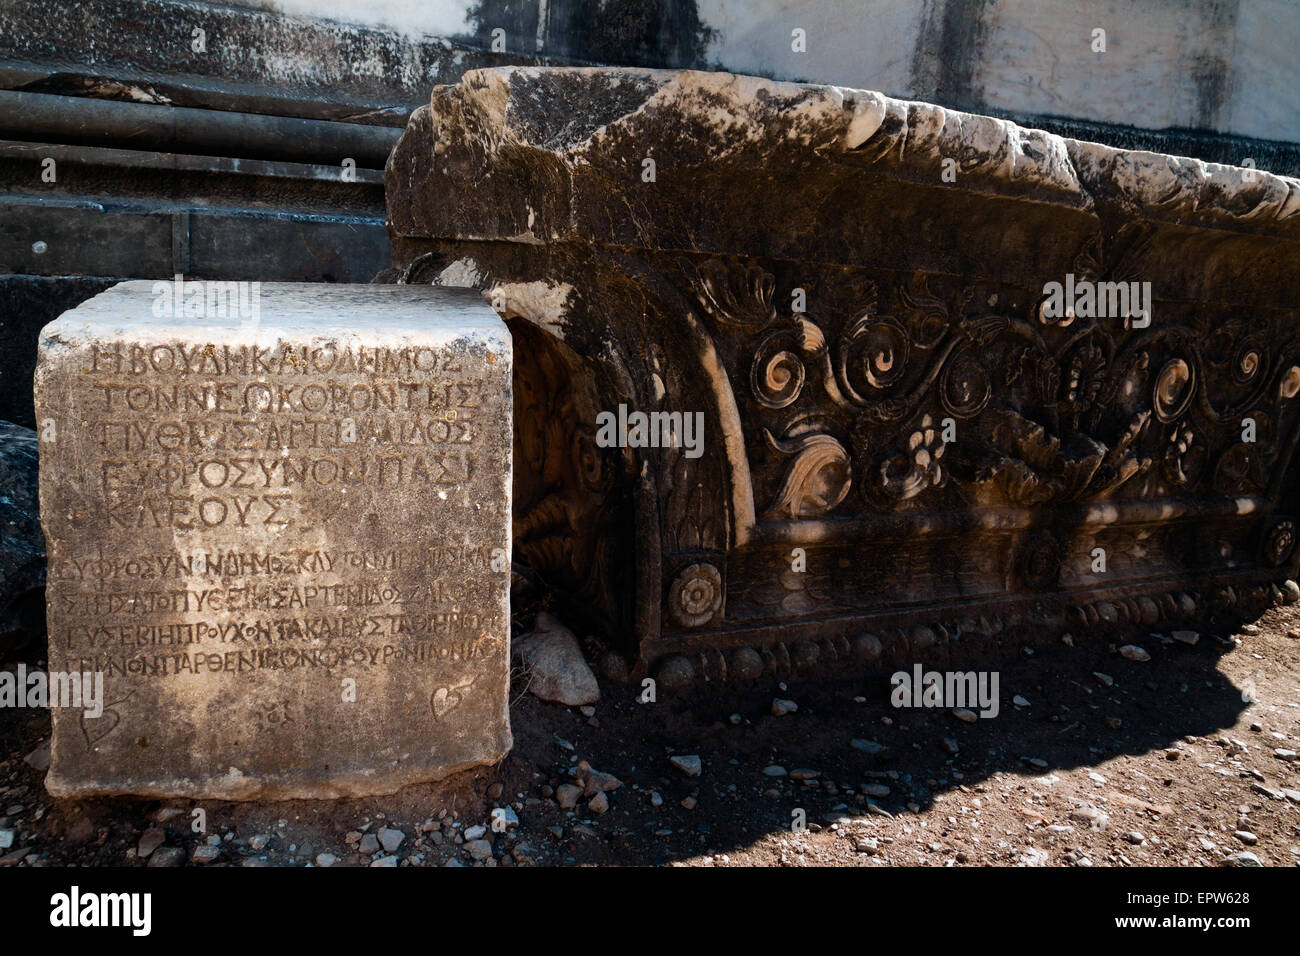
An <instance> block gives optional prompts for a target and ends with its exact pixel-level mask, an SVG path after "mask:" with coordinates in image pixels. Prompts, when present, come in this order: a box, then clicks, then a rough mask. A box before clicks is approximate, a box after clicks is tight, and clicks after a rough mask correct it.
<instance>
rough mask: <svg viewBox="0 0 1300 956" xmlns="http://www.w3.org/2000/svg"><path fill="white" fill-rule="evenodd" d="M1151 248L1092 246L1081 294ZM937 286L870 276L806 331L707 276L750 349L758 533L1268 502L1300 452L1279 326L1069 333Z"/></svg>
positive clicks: (1255, 323) (1299, 375)
mask: <svg viewBox="0 0 1300 956" xmlns="http://www.w3.org/2000/svg"><path fill="white" fill-rule="evenodd" d="M1148 241H1149V237H1148V236H1147V235H1146V234H1145V233H1143V232H1142V231H1141V230H1134V231H1132V234H1131V235H1127V236H1126V237H1124V241H1123V242H1121V243H1116V245H1115V248H1114V250H1113V253H1112V255H1110V256H1108V257H1106V260H1105V262H1104V263H1103V262H1102V257H1101V256H1100V254H1099V253H1098V251H1097V250H1096V249H1094V248H1089V247H1085V248H1084V250H1083V251H1081V253H1080V256H1079V259H1078V268H1079V269H1080V276H1081V277H1091V276H1097V275H1098V274H1107V275H1111V276H1131V275H1132V274H1133V271H1134V267H1133V262H1134V261H1135V259H1137V258H1140V256H1141V254H1142V250H1143V249H1144V248H1145V244H1146V243H1147V242H1148ZM848 281H849V280H845V279H843V277H842V273H840V274H836V275H833V276H831V277H830V278H829V279H828V280H827V281H826V286H825V288H826V289H828V290H830V289H832V287H834V286H835V285H836V283H839V284H840V285H841V286H844V285H845V283H846V282H848ZM937 281H938V280H937V279H935V278H931V279H929V280H927V278H926V277H925V276H923V275H919V274H918V275H916V276H913V277H910V278H908V279H904V280H902V281H897V280H893V279H890V280H888V281H887V282H886V281H883V280H880V279H876V280H866V279H863V278H861V277H858V278H857V279H854V280H852V283H853V284H852V288H851V290H850V292H849V294H847V295H846V294H844V289H843V288H841V290H840V292H841V294H839V295H835V294H833V291H832V292H831V293H829V294H826V295H823V296H821V297H816V296H814V297H810V298H809V300H808V301H809V305H808V308H809V312H808V313H807V314H803V313H797V314H796V313H788V312H783V311H782V310H780V309H779V308H778V307H777V305H776V303H780V302H783V301H786V300H784V299H783V298H782V294H783V293H784V292H785V291H786V290H785V289H784V288H778V286H779V284H778V282H777V280H776V278H775V277H774V276H773V275H771V274H769V273H767V272H764V271H763V270H761V269H759V268H758V267H757V266H754V265H752V264H750V265H743V264H726V263H721V262H717V261H712V262H708V263H705V264H704V265H703V266H701V267H699V269H698V273H697V281H696V293H697V297H698V299H699V301H700V302H701V304H702V306H703V309H704V312H705V313H706V315H708V316H709V317H710V318H712V319H713V320H714V321H715V322H717V323H719V324H720V325H722V326H725V327H726V329H725V331H720V337H730V338H732V339H735V338H739V340H740V343H741V344H740V345H739V348H740V350H741V352H740V354H741V356H742V358H741V360H740V361H738V362H736V363H734V367H735V371H734V372H733V374H735V375H737V376H740V375H745V377H746V379H747V380H745V381H740V382H734V383H733V385H734V386H735V388H736V392H737V394H738V395H743V396H746V399H745V400H746V401H747V402H749V403H750V405H751V406H752V408H751V411H750V413H749V414H744V413H742V418H743V419H745V420H747V422H750V423H753V424H752V425H751V428H752V429H753V430H752V431H751V433H750V438H749V440H748V441H747V446H748V452H749V455H750V458H751V472H752V473H753V474H754V476H755V494H756V497H757V498H758V502H757V503H758V505H759V513H760V515H762V516H763V517H766V518H768V519H778V520H792V519H804V518H820V517H825V516H828V515H846V516H851V515H853V514H855V513H856V514H870V513H873V512H876V513H878V512H888V511H894V510H898V509H900V508H908V509H911V508H921V509H931V508H934V509H942V508H946V507H963V506H971V505H975V506H1015V507H1032V506H1045V505H1061V504H1067V503H1070V502H1088V501H1097V500H1107V499H1112V498H1125V497H1132V498H1150V497H1161V496H1170V495H1174V496H1186V495H1206V494H1213V495H1240V494H1245V493H1262V492H1264V491H1265V490H1266V489H1267V487H1268V483H1269V477H1270V475H1271V473H1272V471H1273V468H1274V465H1275V464H1276V463H1277V461H1278V459H1279V456H1280V455H1281V454H1282V453H1283V452H1284V451H1286V449H1287V447H1288V446H1289V444H1290V442H1292V441H1293V440H1294V434H1293V433H1294V424H1295V421H1294V413H1293V412H1292V411H1291V410H1290V403H1291V400H1292V399H1293V398H1294V397H1295V396H1296V394H1297V392H1300V346H1297V345H1292V344H1291V341H1290V339H1287V338H1284V337H1283V335H1282V330H1281V329H1279V328H1276V327H1275V325H1274V323H1276V322H1277V321H1278V320H1276V319H1268V318H1266V317H1262V316H1253V315H1251V316H1242V317H1232V318H1229V319H1228V320H1226V321H1225V320H1223V319H1222V318H1220V317H1217V316H1209V315H1206V316H1204V317H1197V316H1192V317H1190V318H1188V317H1185V316H1184V317H1180V318H1178V319H1168V320H1166V321H1164V322H1163V323H1162V322H1154V323H1150V324H1149V325H1148V326H1147V327H1137V325H1135V323H1134V322H1133V321H1132V320H1131V319H1130V318H1127V317H1124V316H1118V317H1113V318H1090V317H1075V316H1073V315H1071V316H1068V317H1066V318H1063V319H1061V320H1060V321H1055V320H1052V319H1049V318H1046V317H1045V316H1044V313H1043V310H1042V309H1041V308H1040V305H1039V301H1038V300H1037V298H1034V299H1033V300H1032V301H1024V302H1021V303H1020V304H1018V305H1013V304H1012V303H1011V302H1006V303H1003V304H1002V305H999V296H1006V297H1007V298H1008V299H1011V298H1013V296H1014V293H1006V292H1001V291H998V290H995V288H994V287H993V286H991V285H990V286H988V287H987V288H984V287H981V286H977V285H975V284H972V283H965V284H960V285H958V284H956V283H955V281H954V280H952V279H951V278H948V279H944V280H943V283H944V284H945V285H946V286H947V288H946V290H944V291H934V290H932V289H931V285H932V284H933V283H935V282H937ZM846 300H847V301H846ZM827 303H830V307H829V308H828V307H827ZM746 352H748V354H749V355H750V356H752V358H751V359H750V360H748V361H746V360H745V359H744V358H743V356H744V355H745V354H746ZM742 386H743V387H742ZM1244 420H1249V421H1250V422H1252V423H1253V426H1252V427H1253V429H1254V432H1253V435H1248V436H1247V437H1245V438H1243V437H1242V434H1241V433H1242V429H1243V421H1244ZM850 490H852V494H850Z"/></svg>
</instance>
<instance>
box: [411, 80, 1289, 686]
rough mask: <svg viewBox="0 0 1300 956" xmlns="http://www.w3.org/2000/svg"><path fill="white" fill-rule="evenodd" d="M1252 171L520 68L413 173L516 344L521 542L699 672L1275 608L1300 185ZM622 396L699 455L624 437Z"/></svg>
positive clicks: (800, 98) (414, 264) (870, 658)
mask: <svg viewBox="0 0 1300 956" xmlns="http://www.w3.org/2000/svg"><path fill="white" fill-rule="evenodd" d="M1242 162H1243V166H1242V167H1235V166H1226V165H1218V164H1214V163H1205V162H1201V161H1199V160H1195V159H1188V158H1183V157H1178V156H1167V155H1158V154H1155V153H1149V152H1141V151H1136V150H1123V149H1114V148H1111V147H1109V146H1105V145H1101V144H1098V143H1088V142H1082V141H1079V140H1073V139H1065V138H1062V137H1060V136H1055V135H1052V134H1050V133H1046V132H1043V131H1041V130H1034V129H1026V128H1022V127H1019V126H1017V125H1015V124H1014V123H1010V122H1007V121H1005V120H1000V119H995V118H992V117H987V116H976V115H972V114H969V113H962V112H958V111H955V110H949V109H944V108H943V107H940V106H934V105H930V104H926V103H916V102H906V101H902V100H897V99H893V98H891V97H888V96H885V95H882V94H880V93H876V92H872V91H869V90H851V89H844V88H840V87H829V86H813V85H805V84H798V83H777V82H773V81H771V80H765V79H762V78H759V77H747V76H733V75H729V74H725V73H697V72H689V71H684V72H670V71H653V70H634V69H569V68H554V69H535V68H522V67H519V68H515V67H503V68H498V69H490V70H472V71H469V72H467V73H466V74H465V75H464V77H463V78H462V79H461V80H460V82H459V83H456V84H453V85H448V86H439V87H436V88H435V89H434V90H433V92H432V95H431V97H430V102H429V106H428V107H426V108H422V109H420V110H417V111H416V112H415V113H413V114H412V116H411V120H410V123H409V124H408V126H407V129H406V132H405V133H404V134H403V136H402V139H401V141H400V142H399V143H398V145H397V147H396V148H395V149H394V150H393V152H392V154H391V155H390V157H389V160H388V166H387V174H386V175H387V180H386V192H387V196H388V220H389V233H390V235H391V237H392V240H393V247H394V259H395V262H396V264H397V265H398V266H399V267H401V269H402V272H403V275H404V278H405V280H406V281H407V282H411V283H415V282H431V283H440V284H445V285H466V284H468V285H474V286H477V287H479V288H481V289H483V291H484V292H485V293H487V294H488V295H489V297H490V298H491V300H492V301H493V302H494V303H497V304H499V309H498V311H500V312H501V313H502V314H503V315H504V316H505V318H506V321H507V323H508V325H509V327H510V329H511V333H512V334H513V335H514V339H515V343H516V345H517V346H518V354H519V361H518V363H517V365H516V389H517V394H518V396H519V403H518V406H517V408H516V418H517V421H518V422H519V427H518V428H517V434H516V438H517V441H518V442H519V446H518V447H519V448H520V453H519V454H517V456H516V461H517V465H516V470H515V509H514V510H515V515H514V520H515V547H516V552H517V554H518V556H519V558H520V559H521V561H522V562H524V563H527V564H528V565H529V566H531V567H532V568H533V569H534V570H536V571H537V572H538V573H539V574H541V575H542V576H543V577H544V578H545V579H546V580H547V581H548V582H555V583H557V584H562V585H564V586H565V587H566V588H568V589H570V590H571V591H572V592H573V593H574V594H575V595H577V597H578V598H579V602H575V603H583V604H585V605H586V606H589V607H593V608H597V609H599V610H601V611H602V612H604V613H605V614H606V616H607V617H608V618H609V619H610V624H609V625H608V626H607V627H605V628H604V629H603V630H601V632H602V633H606V634H609V635H611V637H612V638H614V641H613V642H612V643H614V642H617V646H616V650H617V651H618V652H619V653H621V654H622V656H623V657H624V661H623V662H622V664H621V665H620V662H618V661H611V662H609V663H608V664H607V667H608V670H607V672H608V673H611V674H614V673H618V672H619V671H620V670H621V671H623V672H626V673H630V674H631V675H632V676H633V677H636V676H638V673H652V674H655V675H656V676H657V677H658V678H659V679H660V683H661V685H662V686H665V687H667V686H669V685H670V684H676V685H681V684H684V683H686V682H688V681H690V680H692V679H697V678H704V679H707V680H708V681H710V682H716V681H720V680H735V679H740V680H749V679H755V678H758V677H760V676H762V677H764V678H765V679H770V678H771V677H772V676H780V677H782V678H784V676H786V675H788V674H789V673H790V672H792V671H799V672H802V671H805V670H807V669H810V668H813V667H819V666H821V665H823V664H826V663H831V664H836V665H839V664H847V665H850V666H853V667H859V666H891V663H890V662H893V665H892V666H897V665H902V666H910V665H911V663H912V662H914V661H916V660H918V659H922V658H925V659H927V660H935V661H936V662H942V661H944V660H947V659H951V658H952V656H965V657H966V658H967V659H970V658H976V659H988V656H989V655H991V654H995V653H998V652H1000V650H1001V649H1003V648H1006V647H1013V648H1014V647H1018V646H1020V645H1021V644H1024V643H1027V642H1028V641H1030V640H1044V641H1046V640H1054V639H1055V636H1056V635H1059V634H1060V633H1061V632H1062V631H1064V630H1067V629H1068V630H1069V631H1070V632H1071V633H1073V634H1075V635H1076V636H1080V637H1082V636H1083V635H1084V634H1085V633H1087V632H1092V633H1094V634H1095V635H1096V637H1097V639H1098V640H1099V641H1110V640H1113V639H1114V637H1115V636H1116V630H1117V629H1118V628H1121V627H1125V628H1130V629H1133V630H1136V631H1138V632H1139V633H1141V632H1142V631H1146V632H1147V633H1150V632H1151V631H1153V630H1154V631H1164V630H1170V629H1174V628H1179V627H1185V626H1188V625H1189V623H1192V622H1200V623H1197V624H1196V625H1195V626H1202V624H1204V623H1205V622H1209V623H1210V624H1212V626H1214V627H1216V628H1217V627H1233V626H1235V623H1234V622H1239V621H1240V620H1241V619H1243V618H1249V617H1250V616H1251V615H1252V614H1256V613H1258V610H1259V608H1260V607H1262V606H1263V605H1264V604H1265V603H1266V602H1267V601H1268V600H1270V599H1271V596H1272V594H1273V593H1274V592H1273V586H1274V584H1275V583H1280V582H1282V581H1283V580H1284V579H1285V578H1287V577H1290V576H1292V575H1294V574H1295V573H1296V572H1297V568H1300V549H1297V547H1296V540H1297V530H1296V528H1297V524H1296V523H1297V521H1300V458H1298V457H1297V455H1296V446H1297V441H1298V440H1300V337H1298V336H1297V335H1296V329H1297V328H1300V297H1298V296H1297V292H1296V290H1297V289H1300V255H1298V254H1297V253H1298V252H1300V180H1296V179H1293V178H1288V177H1284V176H1277V175H1273V174H1271V173H1268V172H1265V171H1263V170H1261V169H1251V168H1247V167H1249V166H1251V165H1252V162H1253V161H1252V162H1246V157H1243V158H1242ZM1076 293H1077V294H1076ZM1067 298H1068V299H1069V302H1064V301H1062V300H1064V299H1067ZM624 409H626V410H627V411H628V412H629V413H631V412H638V413H643V414H644V413H649V414H660V413H664V414H669V415H673V414H681V415H695V416H702V420H703V426H702V427H701V428H697V429H696V430H695V434H696V435H697V436H700V437H702V441H701V442H700V443H699V447H697V448H695V449H689V448H686V449H684V448H681V447H673V446H671V445H664V444H662V443H647V442H633V441H631V440H629V441H628V442H626V443H622V442H620V443H619V444H618V445H617V447H615V446H613V445H611V444H610V443H608V442H602V441H601V434H600V431H599V430H598V428H599V420H598V416H599V414H600V413H601V412H602V411H606V412H615V411H617V412H618V414H619V418H620V421H621V420H622V419H623V418H624V414H623V410H624ZM592 630H593V631H596V630H598V628H596V627H593V628H592ZM620 638H621V640H620Z"/></svg>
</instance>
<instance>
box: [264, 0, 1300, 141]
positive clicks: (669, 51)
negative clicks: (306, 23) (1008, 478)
mask: <svg viewBox="0 0 1300 956" xmlns="http://www.w3.org/2000/svg"><path fill="white" fill-rule="evenodd" d="M241 2H245V3H247V4H249V5H253V6H259V7H271V8H274V9H277V10H280V11H283V12H287V13H292V14H296V15H311V16H321V17H327V18H337V19H341V20H345V21H351V22H359V23H365V24H367V25H371V26H378V27H383V28H386V29H390V30H394V31H396V32H399V33H404V34H407V35H410V36H419V35H430V34H432V35H439V36H450V37H455V38H459V39H461V40H462V41H470V42H474V43H484V44H485V43H487V42H490V38H491V33H492V30H493V29H495V28H497V27H500V28H501V29H503V30H505V42H506V44H507V49H508V50H509V51H510V52H512V53H524V54H542V55H550V56H559V57H571V58H577V59H582V60H589V61H593V62H620V63H640V64H641V65H652V66H700V67H707V68H711V69H725V70H730V71H733V72H740V73H756V74H761V75H765V76H774V77H778V78H781V79H798V80H808V81H814V82H824V83H833V84H836V85H841V86H851V87H858V88H867V89H876V90H880V91H882V92H885V93H889V94H891V95H894V96H902V97H908V98H914V99H924V100H930V101H933V102H937V103H939V104H941V105H944V106H951V107H956V108H960V109H967V110H973V111H990V112H997V113H1001V114H1005V115H1014V116H1023V117H1031V116H1045V117H1060V118H1066V119H1073V120H1083V121H1090V122H1095V123H1114V124H1122V125H1130V126H1138V127H1143V128H1146V129H1149V130H1161V129H1167V128H1180V129H1193V130H1201V131H1206V132H1213V133H1226V134H1233V135H1237V136H1243V137H1253V138H1260V139H1271V140H1283V141H1287V142H1298V141H1300V108H1297V105H1296V100H1295V94H1296V91H1297V90H1300V60H1298V59H1297V57H1296V56H1295V51H1296V50H1297V48H1300V17H1298V16H1297V13H1300V8H1298V7H1297V5H1296V3H1295V2H1294V0H682V2H674V0H644V2H636V0H623V2H616V3H604V4H602V3H597V2H594V0H482V2H467V0H370V2H367V3H365V4H355V3H352V2H351V0H271V2H265V3H257V2H254V0H241ZM1098 28H1100V29H1103V30H1105V41H1106V49H1105V52H1094V50H1093V41H1094V36H1093V31H1094V29H1098ZM796 29H802V30H803V31H804V32H805V36H806V49H805V51H804V52H797V51H795V50H793V49H792V31H794V30H796ZM694 53H698V56H693V55H692V54H694Z"/></svg>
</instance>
